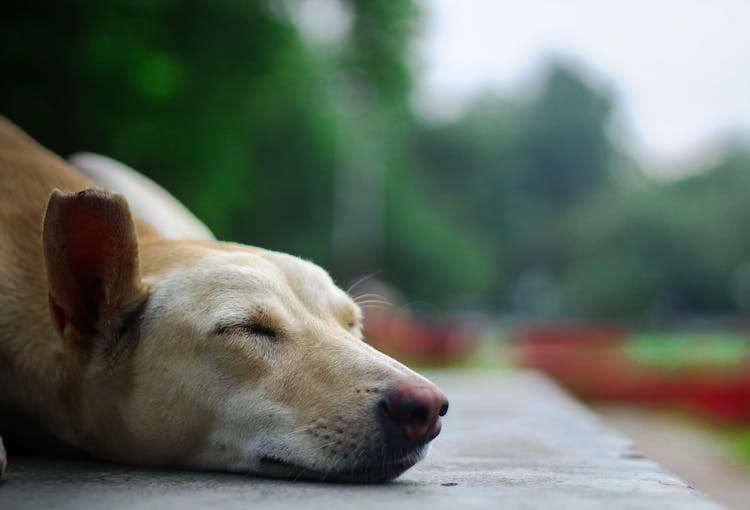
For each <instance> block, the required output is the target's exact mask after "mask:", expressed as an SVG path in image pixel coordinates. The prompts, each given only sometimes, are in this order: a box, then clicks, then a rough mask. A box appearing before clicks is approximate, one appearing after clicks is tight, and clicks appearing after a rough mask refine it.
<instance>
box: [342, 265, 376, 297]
mask: <svg viewBox="0 0 750 510" xmlns="http://www.w3.org/2000/svg"><path fill="white" fill-rule="evenodd" d="M380 272H381V270H380V269H378V270H377V271H375V272H372V273H370V274H367V275H365V276H363V277H362V278H360V279H359V280H357V281H356V282H354V283H352V284H351V285H350V286H349V288H348V289H346V293H347V294H349V293H350V292H351V291H353V290H354V289H356V288H357V286H358V285H361V284H363V283H364V282H366V281H367V280H369V279H370V278H372V277H374V276H375V275H377V274H379V273H380Z"/></svg>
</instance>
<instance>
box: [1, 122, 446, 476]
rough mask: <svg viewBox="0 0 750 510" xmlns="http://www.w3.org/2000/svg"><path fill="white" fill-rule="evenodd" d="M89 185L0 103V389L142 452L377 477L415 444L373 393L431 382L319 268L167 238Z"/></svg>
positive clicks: (76, 427)
mask: <svg viewBox="0 0 750 510" xmlns="http://www.w3.org/2000/svg"><path fill="white" fill-rule="evenodd" d="M92 188H94V185H93V183H92V182H91V181H89V180H87V179H86V178H85V177H83V176H82V175H80V174H79V173H77V172H76V171H75V170H74V169H73V168H72V167H70V166H69V165H68V164H67V163H65V162H64V161H63V160H61V159H59V158H58V157H56V156H55V155H53V154H51V153H50V152H48V151H46V150H45V149H43V148H42V147H41V146H39V145H38V144H36V142H34V141H33V140H31V139H30V138H29V137H28V136H27V135H25V134H24V133H23V132H21V131H20V130H19V129H18V128H16V127H15V126H14V125H12V124H11V123H10V122H8V121H6V120H5V119H2V118H0V405H1V406H4V407H6V408H8V407H10V408H12V409H15V410H17V411H19V412H22V413H24V414H26V415H30V416H32V417H34V418H35V419H36V420H38V421H39V422H40V423H42V424H44V426H45V427H46V428H47V429H48V430H49V431H50V432H51V433H52V434H54V435H55V436H57V437H58V438H60V439H62V440H63V441H65V442H66V443H68V444H70V445H72V446H74V447H76V448H79V449H82V450H84V451H86V452H88V453H90V454H93V455H95V456H98V457H102V458H106V459H110V460H114V461H119V462H127V463H134V464H142V465H155V466H178V467H188V468H198V469H212V470H227V471H236V472H247V473H256V474H263V475H271V476H297V475H303V476H307V477H318V478H327V479H333V480H386V479H390V478H393V477H395V476H397V475H398V474H400V473H401V472H403V471H404V470H405V469H407V468H409V467H410V466H411V465H413V464H414V463H415V462H417V461H418V460H419V459H420V458H421V457H422V456H423V455H424V453H425V451H426V448H427V446H426V444H421V445H418V446H417V447H410V448H408V449H406V448H402V449H395V450H394V449H392V448H387V447H386V446H384V444H385V443H384V441H383V431H382V426H381V425H380V424H379V423H378V419H377V418H376V413H375V412H374V411H373V410H374V409H375V407H376V406H377V403H378V401H379V400H381V399H382V398H383V397H384V395H386V394H387V393H388V392H390V391H393V389H394V388H396V387H398V386H399V385H401V384H404V383H405V382H408V383H409V384H412V385H413V384H421V385H425V386H429V387H432V385H431V383H429V382H428V381H427V380H426V379H423V378H421V377H420V376H418V375H417V374H415V373H414V372H412V371H411V370H409V369H408V368H406V367H404V366H403V365H401V364H399V363H397V362H396V361H394V360H392V359H390V358H389V357H387V356H385V355H384V354H382V353H380V352H378V351H376V350H374V349H372V348H371V347H369V346H368V345H367V344H366V343H364V342H363V341H362V338H361V312H360V310H359V308H358V307H357V305H356V304H355V303H354V302H353V301H352V300H351V299H350V297H349V296H348V295H347V294H346V293H345V292H343V291H342V290H340V289H339V288H337V287H336V286H335V285H334V283H333V282H332V280H331V278H330V277H329V276H328V274H327V273H326V272H325V271H323V270H322V269H320V268H319V267H318V266H315V265H314V264H312V263H310V262H307V261H304V260H301V259H298V258H295V257H292V256H290V255H285V254H282V253H277V252H272V251H267V250H263V249H259V248H253V247H248V246H242V245H237V244H231V243H220V242H216V241H208V240H179V239H166V238H164V237H162V236H160V235H159V234H157V232H156V231H155V230H154V229H153V228H152V227H151V226H150V225H148V224H147V223H145V222H143V221H141V220H138V219H133V218H132V217H131V214H130V212H129V208H128V204H127V202H126V201H125V199H124V198H123V197H122V196H120V195H117V194H114V193H111V192H107V191H103V190H94V189H92ZM2 425H3V424H1V423H0V427H2ZM0 430H2V429H1V428H0ZM4 466H5V458H4V451H3V449H2V442H0V470H1V469H3V468H4Z"/></svg>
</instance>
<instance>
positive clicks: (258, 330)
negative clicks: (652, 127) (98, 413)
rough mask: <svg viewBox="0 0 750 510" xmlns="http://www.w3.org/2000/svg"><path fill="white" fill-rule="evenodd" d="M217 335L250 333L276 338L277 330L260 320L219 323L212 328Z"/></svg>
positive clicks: (277, 335)
mask: <svg viewBox="0 0 750 510" xmlns="http://www.w3.org/2000/svg"><path fill="white" fill-rule="evenodd" d="M214 332H215V333H216V334H217V335H251V336H259V337H264V338H269V339H271V340H276V339H277V338H278V337H279V332H278V331H277V330H276V329H275V328H274V327H272V326H269V325H266V324H263V323H261V322H255V321H253V322H250V323H241V324H220V325H218V326H216V328H214Z"/></svg>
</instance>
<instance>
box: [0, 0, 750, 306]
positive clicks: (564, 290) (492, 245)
mask: <svg viewBox="0 0 750 510" xmlns="http://www.w3.org/2000/svg"><path fill="white" fill-rule="evenodd" d="M293 4H294V2H233V1H228V0H218V1H214V2H198V1H195V0H188V1H180V2H177V1H174V0H158V1H149V2H144V1H128V2H125V1H122V0H117V1H112V2H98V3H97V2H86V1H83V0H61V1H56V2H52V1H47V2H35V3H31V4H29V3H27V4H23V3H19V2H16V3H11V4H8V5H6V6H4V11H3V16H2V18H0V48H2V50H0V67H1V68H2V69H3V73H4V74H3V77H2V79H1V80H0V97H2V113H3V114H4V115H6V116H8V117H9V118H11V119H13V120H14V121H15V122H17V123H18V124H20V125H21V126H22V127H23V128H24V129H26V130H28V131H29V132H30V133H31V134H32V135H33V136H34V137H36V138H37V139H39V140H40V141H41V142H42V143H43V144H44V145H46V146H48V147H50V148H51V149H52V150H54V151H56V152H58V153H60V154H63V155H67V154H69V153H71V152H73V151H78V150H92V151H97V152H100V153H103V154H107V155H110V156H113V157H115V158H117V159H121V160H122V161H124V162H126V163H128V164H130V165H132V166H134V167H136V168H138V169H140V170H142V171H144V172H145V173H146V174H148V175H150V176H152V177H153V178H155V179H156V180H157V181H158V182H160V183H162V184H163V185H164V186H165V187H166V188H167V189H169V190H170V191H172V192H173V193H174V194H175V195H176V196H177V197H178V198H180V199H181V200H183V201H184V202H185V203H186V204H187V205H188V207H190V208H191V209H192V210H193V211H194V212H196V214H197V215H198V216H199V217H201V218H202V219H204V221H206V222H207V223H208V225H209V226H210V227H211V228H212V229H213V230H214V231H215V232H216V233H217V234H218V235H219V237H221V238H225V239H230V240H234V241H239V242H245V243H249V244H257V245H261V246H264V247H267V248H271V249H278V250H283V251H288V252H291V253H294V254H297V255H302V256H304V257H307V258H311V259H313V260H315V261H316V262H319V263H321V264H322V265H324V266H326V267H327V268H329V269H332V271H333V273H334V275H335V276H336V277H338V279H339V280H345V279H348V278H350V277H353V276H355V275H357V274H364V273H369V272H372V271H379V275H380V277H382V278H384V279H386V280H389V281H391V282H395V283H396V285H397V286H399V287H400V288H401V289H402V290H403V291H405V293H406V294H407V296H408V298H409V299H410V300H423V301H428V302H431V303H434V304H436V305H443V306H451V305H456V304H459V303H466V302H472V303H474V304H479V305H481V306H484V307H486V308H488V309H490V310H494V311H504V312H506V311H511V312H515V313H518V314H528V315H531V316H533V317H537V318H539V317H544V318H555V317H558V318H559V317H577V318H621V319H629V320H637V319H643V318H646V319H648V318H651V317H661V316H665V315H670V314H680V313H698V314H706V313H711V314H726V313H730V314H731V313H738V312H743V311H744V312H747V311H748V310H750V229H748V228H747V225H748V223H750V222H749V221H748V220H749V219H750V194H748V193H747V190H748V189H750V156H749V155H748V153H747V152H746V151H743V150H742V149H741V148H737V150H735V151H733V152H732V153H728V156H727V157H726V159H725V160H724V161H722V162H721V163H720V164H718V165H717V166H716V167H715V168H711V169H703V171H702V172H698V175H697V176H696V177H692V178H689V179H685V180H682V181H678V182H674V183H666V184H657V183H653V182H650V181H649V180H648V179H646V178H645V177H644V176H643V175H641V174H640V173H639V172H638V171H634V170H633V168H634V165H633V163H632V162H630V161H629V159H628V158H627V156H625V155H623V154H621V153H620V151H619V150H618V149H617V147H616V145H615V144H614V143H613V142H612V140H611V138H610V136H609V135H608V132H609V129H608V128H609V124H610V122H611V118H610V115H611V112H612V111H613V110H614V109H615V106H616V102H615V98H614V97H613V96H612V95H611V94H610V92H609V91H608V90H604V89H602V88H601V87H598V86H596V85H594V84H592V83H590V82H589V81H587V80H586V79H585V78H584V77H583V75H582V74H581V73H580V72H579V71H578V70H577V69H576V68H575V67H573V66H571V65H569V64H567V63H565V62H555V61H552V62H550V63H549V65H548V68H547V71H546V73H545V74H544V76H543V79H542V80H541V81H540V83H539V87H538V89H530V90H529V91H526V92H525V95H524V96H523V97H513V98H498V97H490V96H487V97H483V98H480V99H478V100H477V101H476V102H475V104H474V105H473V106H472V107H470V108H469V109H468V111H467V112H466V113H465V114H464V115H463V116H462V117H461V118H459V119H457V120H455V121H452V122H448V123H443V124H438V125H435V124H427V123H425V122H423V121H420V120H418V119H415V118H414V117H413V115H412V114H411V112H410V109H409V102H408V99H409V94H410V92H411V81H412V80H411V74H410V70H409V66H408V59H407V57H408V55H407V52H408V48H409V44H410V41H411V37H412V35H413V33H414V29H415V27H416V26H417V24H418V23H419V12H418V10H417V9H416V7H415V4H414V3H413V2H412V1H410V0H399V1H389V2H370V1H365V0H341V5H342V6H343V7H344V8H345V9H346V10H347V12H348V13H349V14H350V15H351V21H352V25H351V30H350V31H349V33H348V34H347V35H346V36H345V39H344V40H343V41H340V43H339V44H338V45H337V46H335V47H333V48H331V47H327V48H317V47H314V46H309V45H308V44H306V43H305V41H304V40H303V39H302V37H301V35H300V33H299V31H298V29H297V27H296V25H295V24H294V23H293V22H292V21H291V19H292V17H291V16H289V15H288V13H287V11H286V9H287V8H288V7H289V6H293ZM699 170H700V169H699Z"/></svg>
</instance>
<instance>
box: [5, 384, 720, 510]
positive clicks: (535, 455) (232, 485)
mask: <svg viewBox="0 0 750 510" xmlns="http://www.w3.org/2000/svg"><path fill="white" fill-rule="evenodd" d="M433 379H434V380H435V381H436V382H437V383H438V384H439V385H440V386H441V388H442V389H443V390H444V391H445V392H446V394H447V395H448V396H449V398H450V400H451V409H450V412H449V414H448V416H447V418H446V420H445V423H444V428H443V433H442V434H441V436H440V437H439V438H438V439H437V440H436V443H435V445H434V447H433V449H432V452H431V454H430V456H429V458H428V459H427V460H426V461H424V462H423V463H421V464H419V465H418V466H417V467H415V468H413V469H412V470H410V471H408V472H407V473H406V474H404V475H403V476H402V477H401V478H400V479H398V480H397V481H396V482H393V483H390V484H386V485H373V486H367V485H332V484H319V483H309V482H288V481H278V480H265V479H257V478H251V477H244V476H239V475H231V474H222V473H201V472H186V471H163V470H147V469H140V468H129V467H123V466H116V465H112V464H106V463H99V462H92V461H86V460H69V459H67V460H60V459H57V460H49V459H39V458H11V459H10V461H11V465H10V466H9V468H10V469H9V471H8V473H7V475H6V476H7V478H6V480H5V482H3V483H2V484H0V508H2V509H17V510H23V509H27V508H28V509H30V508H35V509H36V508H45V509H46V508H61V509H71V510H72V509H75V510H86V509H94V508H97V509H98V508H106V509H107V510H119V509H123V510H124V509H128V510H129V509H133V508H138V509H151V508H153V509H157V508H158V509H172V508H174V509H180V510H185V509H191V508H226V509H235V508H236V509H240V508H242V509H247V508H279V509H282V508H283V509H288V508H305V509H310V510H313V509H318V508H319V509H325V510H336V509H351V508H356V509H358V510H359V509H367V508H373V509H375V508H377V509H379V510H381V509H389V508H394V509H395V508H409V509H417V510H418V509H430V510H435V509H443V508H445V509H456V508H459V509H461V510H468V509H474V508H476V509H496V508H503V509H516V508H519V509H520V508H523V509H531V508H540V509H542V508H543V509H548V508H554V509H566V508H570V509H576V510H585V509H594V508H597V509H598V508H605V507H606V508H608V509H612V510H614V509H634V510H635V509H638V510H643V509H659V510H670V509H691V510H698V509H700V510H704V509H705V510H709V509H712V510H713V509H717V508H719V506H718V505H717V504H716V503H714V502H712V501H711V500H709V499H708V498H707V497H706V496H704V495H703V494H701V493H700V492H698V491H696V490H694V489H693V488H692V487H690V486H689V485H687V484H686V483H685V482H683V481H681V480H680V479H678V478H677V477H675V476H674V475H672V474H670V473H668V472H667V471H665V470H664V469H663V468H661V467H659V466H658V465H657V464H655V463H654V462H652V461H650V460H648V459H645V458H643V456H642V455H641V454H640V453H639V452H638V451H637V449H636V448H635V447H634V446H633V445H632V444H631V443H630V442H629V441H628V440H626V439H624V438H622V437H620V436H618V435H616V434H614V433H612V432H611V431H609V430H608V429H606V428H605V427H604V425H602V423H601V422H600V421H599V420H598V419H597V418H596V417H595V416H594V415H593V414H591V413H590V412H589V411H588V410H586V409H585V408H584V407H582V406H580V405H579V404H577V403H576V402H574V401H573V400H571V399H570V398H569V397H568V396H567V395H565V394H564V393H563V392H562V391H560V390H559V389H558V388H557V387H556V386H555V385H554V384H553V383H551V382H550V381H548V380H547V379H545V378H544V377H542V376H540V375H537V374H535V373H532V372H523V371H508V372H483V373H474V372H467V373H463V372H438V373H435V374H433Z"/></svg>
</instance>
